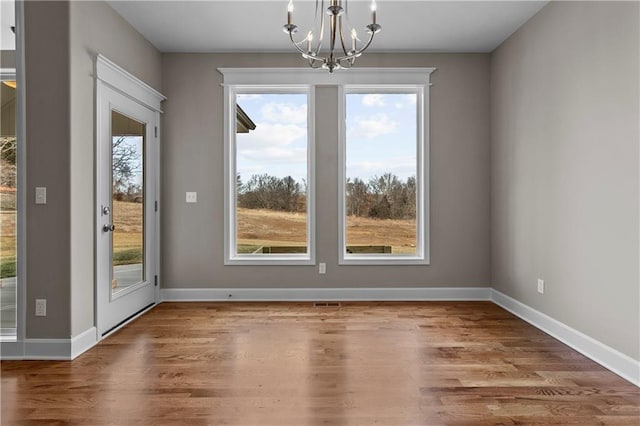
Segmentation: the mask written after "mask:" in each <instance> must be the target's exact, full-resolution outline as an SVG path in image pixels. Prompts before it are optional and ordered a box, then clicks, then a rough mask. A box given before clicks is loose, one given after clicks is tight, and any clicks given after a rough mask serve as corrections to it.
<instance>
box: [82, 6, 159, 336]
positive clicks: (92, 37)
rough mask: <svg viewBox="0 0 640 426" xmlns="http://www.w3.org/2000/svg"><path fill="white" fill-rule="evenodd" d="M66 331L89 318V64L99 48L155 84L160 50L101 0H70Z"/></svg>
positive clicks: (91, 115) (92, 98)
mask: <svg viewBox="0 0 640 426" xmlns="http://www.w3.org/2000/svg"><path fill="white" fill-rule="evenodd" d="M70 12H71V19H70V46H71V49H70V52H71V194H72V196H71V224H72V226H71V294H72V301H71V309H72V314H71V318H72V323H71V325H72V328H71V335H72V336H75V335H77V334H78V333H81V332H83V331H85V330H86V329H87V328H89V327H91V326H92V325H93V324H94V310H93V303H94V296H93V293H94V286H95V284H94V208H95V206H94V198H95V195H94V192H95V180H94V176H95V172H94V155H95V152H94V145H95V142H94V141H95V125H94V120H95V96H94V78H93V72H94V64H95V56H96V55H97V54H98V53H100V54H102V55H104V56H106V57H107V58H109V59H110V60H112V61H114V62H115V63H116V64H118V65H120V66H121V67H122V68H124V69H126V70H127V71H129V72H130V73H131V74H133V75H135V76H136V77H138V78H139V79H141V80H142V81H144V82H145V83H147V84H149V85H150V86H152V87H154V88H155V89H160V85H161V81H162V79H161V56H160V53H159V52H158V51H157V50H156V49H155V48H154V47H153V45H152V44H151V43H149V42H148V41H147V40H146V39H145V38H143V37H142V36H141V35H140V34H139V33H138V32H137V31H136V30H135V29H133V27H131V25H129V24H128V23H127V22H126V21H125V20H124V19H122V17H121V16H120V15H118V14H117V13H116V12H115V11H114V10H113V9H112V8H111V7H110V6H108V5H107V4H106V3H103V2H94V1H90V2H84V1H72V2H71V3H70Z"/></svg>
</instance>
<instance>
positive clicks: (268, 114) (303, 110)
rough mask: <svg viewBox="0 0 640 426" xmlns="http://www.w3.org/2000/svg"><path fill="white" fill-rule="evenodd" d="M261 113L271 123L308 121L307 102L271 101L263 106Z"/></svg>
mask: <svg viewBox="0 0 640 426" xmlns="http://www.w3.org/2000/svg"><path fill="white" fill-rule="evenodd" d="M261 113H262V118H263V119H264V120H266V121H267V122H270V123H293V124H300V123H306V122H307V104H302V105H296V104H290V103H279V102H269V103H268V104H265V105H264V106H263V107H262V110H261Z"/></svg>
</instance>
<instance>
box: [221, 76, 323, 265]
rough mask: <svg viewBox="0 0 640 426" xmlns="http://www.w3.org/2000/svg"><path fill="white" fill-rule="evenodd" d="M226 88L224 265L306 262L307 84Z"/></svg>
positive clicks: (309, 235)
mask: <svg viewBox="0 0 640 426" xmlns="http://www.w3.org/2000/svg"><path fill="white" fill-rule="evenodd" d="M228 90H229V94H228V102H229V104H228V111H227V113H228V117H227V120H228V121H227V123H228V131H227V137H228V144H227V148H228V174H227V179H228V183H229V185H228V187H227V215H228V217H227V224H228V227H227V228H228V230H227V232H228V235H227V241H226V245H227V247H226V249H227V257H226V261H227V263H228V264H229V263H230V264H233V263H242V264H299V263H303V264H308V263H313V261H314V260H313V229H314V228H313V225H314V223H313V193H312V189H313V167H312V165H313V161H312V156H313V142H312V140H313V139H312V132H311V130H310V129H311V126H310V123H311V120H310V117H312V114H311V110H312V102H311V97H312V96H311V91H310V89H309V86H273V85H271V86H242V85H237V86H232V87H229V89H228ZM231 129H233V131H229V130H231Z"/></svg>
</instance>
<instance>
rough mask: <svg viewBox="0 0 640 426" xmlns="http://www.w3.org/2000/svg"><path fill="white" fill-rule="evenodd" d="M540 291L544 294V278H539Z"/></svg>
mask: <svg viewBox="0 0 640 426" xmlns="http://www.w3.org/2000/svg"><path fill="white" fill-rule="evenodd" d="M538 293H540V294H544V280H541V279H540V278H538Z"/></svg>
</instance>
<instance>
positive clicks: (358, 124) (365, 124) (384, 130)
mask: <svg viewBox="0 0 640 426" xmlns="http://www.w3.org/2000/svg"><path fill="white" fill-rule="evenodd" d="M397 127H398V122H396V121H393V120H391V119H390V118H389V116H388V115H387V114H375V115H372V116H371V117H368V118H363V117H356V119H355V120H354V124H353V125H352V126H349V130H348V133H349V136H352V137H363V138H367V139H373V138H375V137H378V136H383V135H388V134H389V133H393V132H394V131H395V130H396V128H397Z"/></svg>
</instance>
